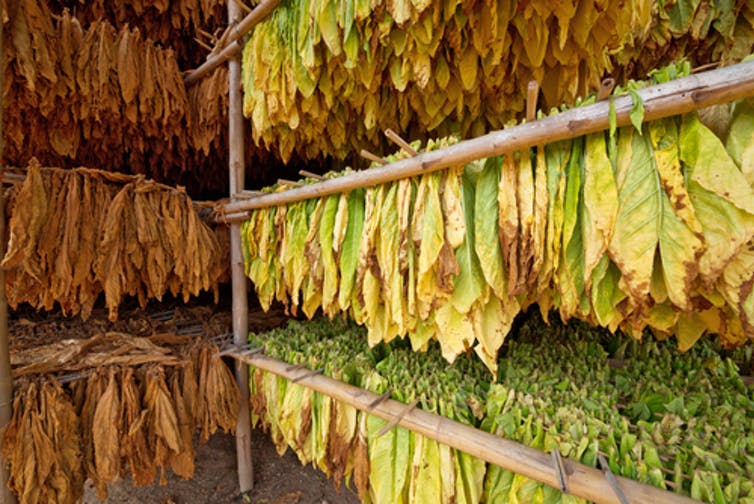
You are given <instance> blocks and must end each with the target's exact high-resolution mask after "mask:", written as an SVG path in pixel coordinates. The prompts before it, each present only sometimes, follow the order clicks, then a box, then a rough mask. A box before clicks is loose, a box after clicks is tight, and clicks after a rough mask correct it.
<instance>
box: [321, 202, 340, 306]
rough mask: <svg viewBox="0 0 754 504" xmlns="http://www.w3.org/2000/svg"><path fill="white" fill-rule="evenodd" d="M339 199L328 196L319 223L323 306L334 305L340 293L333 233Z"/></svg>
mask: <svg viewBox="0 0 754 504" xmlns="http://www.w3.org/2000/svg"><path fill="white" fill-rule="evenodd" d="M339 200H340V197H339V196H337V195H335V196H328V197H327V199H326V201H325V204H324V208H323V210H322V217H321V220H320V223H319V243H320V248H321V250H320V253H321V254H322V257H321V260H320V261H321V264H322V268H323V283H322V306H323V307H329V306H330V305H332V303H333V302H334V301H335V298H336V295H337V293H338V265H337V264H336V263H335V255H334V254H333V235H334V229H335V214H336V212H337V210H338V202H339ZM332 313H333V314H334V313H335V312H334V311H333V312H332Z"/></svg>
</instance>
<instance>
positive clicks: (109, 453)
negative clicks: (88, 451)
mask: <svg viewBox="0 0 754 504" xmlns="http://www.w3.org/2000/svg"><path fill="white" fill-rule="evenodd" d="M121 419H122V411H121V402H120V391H119V390H118V382H117V379H116V374H115V370H112V369H111V370H110V376H109V379H108V383H107V388H106V389H105V392H104V393H103V394H102V396H101V397H100V398H99V401H98V402H97V407H96V408H95V410H94V417H93V422H94V423H93V425H92V442H93V444H94V466H95V467H96V470H97V478H96V479H95V480H94V483H95V487H96V488H97V496H98V497H99V498H100V500H104V499H106V498H107V484H108V483H109V482H110V481H113V480H114V479H116V478H117V477H118V474H119V473H120V431H121V430H122V427H121V423H120V422H121Z"/></svg>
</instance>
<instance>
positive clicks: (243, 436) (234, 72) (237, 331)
mask: <svg viewBox="0 0 754 504" xmlns="http://www.w3.org/2000/svg"><path fill="white" fill-rule="evenodd" d="M260 7H261V5H260ZM239 15H240V7H239V6H238V4H237V3H236V2H233V1H232V0H229V1H228V21H229V22H231V23H232V22H233V20H235V19H236V18H237V17H238V16H239ZM228 68H229V72H228V79H229V81H228V87H229V90H230V96H229V112H228V137H229V145H228V149H229V164H230V166H229V171H230V173H229V176H230V194H231V195H233V194H237V193H238V192H239V191H242V190H243V188H244V171H245V167H244V127H243V96H242V94H241V60H240V57H239V56H238V55H236V56H235V57H233V58H232V59H230V60H229V61H228ZM230 273H231V289H232V293H233V342H234V343H235V344H236V345H243V344H244V343H246V340H247V339H248V337H249V302H248V299H247V292H248V291H247V285H246V283H247V281H246V275H244V266H243V250H242V246H241V225H240V224H239V223H238V222H237V221H236V222H232V223H231V225H230ZM235 365H236V366H235V368H236V381H237V382H238V389H239V391H240V392H241V403H240V404H241V407H240V408H239V411H238V422H237V424H236V461H237V463H238V488H239V491H240V492H241V494H245V493H246V492H248V491H249V490H251V489H252V488H254V465H253V461H252V458H251V413H250V411H249V367H248V366H247V365H246V364H244V363H243V362H241V361H235Z"/></svg>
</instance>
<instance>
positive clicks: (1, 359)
mask: <svg viewBox="0 0 754 504" xmlns="http://www.w3.org/2000/svg"><path fill="white" fill-rule="evenodd" d="M4 56H5V55H4V53H3V36H2V22H0V90H2V89H3V73H4V72H3V65H2V62H3V61H5V60H4V59H3V58H4ZM4 171H5V166H4V165H3V97H2V91H0V178H1V177H2V173H3V172H4ZM2 191H3V187H2V185H0V259H2V257H4V256H5V198H4V197H3V192H2ZM9 347H10V345H9V342H8V300H7V298H6V297H5V270H3V269H2V268H0V450H1V449H2V446H3V439H2V435H3V434H4V433H5V428H6V427H7V426H8V423H9V422H10V418H11V414H12V411H11V408H12V401H13V382H12V381H11V375H10V349H9ZM0 502H2V503H8V504H12V503H14V502H16V497H15V496H14V495H13V492H11V491H10V489H9V488H8V468H7V461H6V460H5V459H4V458H2V456H0Z"/></svg>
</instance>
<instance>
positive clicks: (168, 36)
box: [48, 0, 227, 68]
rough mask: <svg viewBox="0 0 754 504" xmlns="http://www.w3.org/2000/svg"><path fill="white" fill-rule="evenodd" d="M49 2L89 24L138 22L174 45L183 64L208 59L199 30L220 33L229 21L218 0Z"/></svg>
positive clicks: (146, 33)
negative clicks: (197, 39)
mask: <svg viewBox="0 0 754 504" xmlns="http://www.w3.org/2000/svg"><path fill="white" fill-rule="evenodd" d="M48 5H49V7H50V9H51V10H52V11H53V12H54V13H55V14H58V15H59V14H62V11H63V9H68V10H69V11H71V12H73V13H74V15H75V16H76V19H78V20H79V22H80V23H82V24H83V25H84V26H85V27H86V26H88V25H89V24H92V23H96V22H97V21H101V20H106V21H108V22H109V23H110V24H112V25H113V26H117V27H121V26H125V25H129V26H138V27H139V29H140V30H141V31H142V33H143V34H144V36H145V37H147V38H149V39H151V40H154V41H155V42H157V43H159V44H160V45H162V46H163V47H170V48H171V49H173V51H175V53H176V55H177V57H178V63H179V66H180V67H181V68H189V67H191V66H195V65H198V64H199V63H201V62H202V60H203V59H204V56H205V53H206V52H205V51H203V50H197V49H198V45H197V42H196V40H194V37H196V36H197V34H198V32H199V30H200V29H203V30H204V31H205V32H209V33H218V32H219V31H220V28H224V27H225V25H226V22H227V12H226V8H225V4H224V3H223V2H220V1H218V0H180V1H178V2H155V1H152V0H136V1H133V2H124V3H115V2H106V1H104V0H93V1H89V0H86V1H85V0H55V1H50V2H48Z"/></svg>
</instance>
